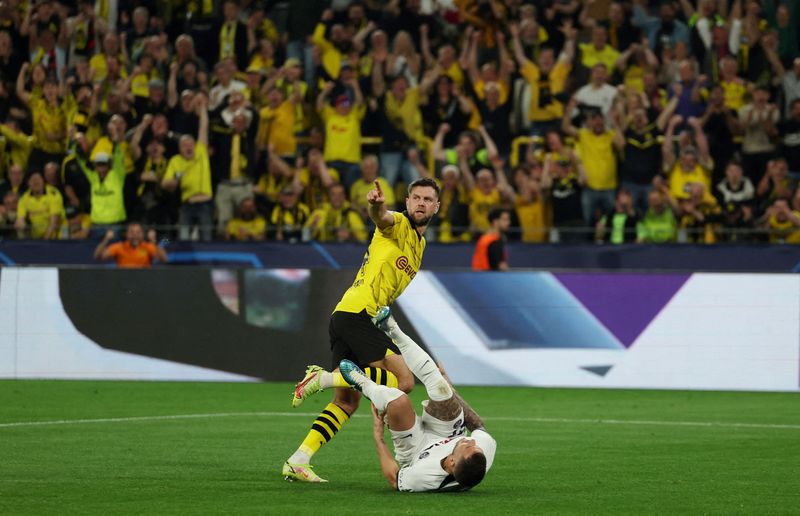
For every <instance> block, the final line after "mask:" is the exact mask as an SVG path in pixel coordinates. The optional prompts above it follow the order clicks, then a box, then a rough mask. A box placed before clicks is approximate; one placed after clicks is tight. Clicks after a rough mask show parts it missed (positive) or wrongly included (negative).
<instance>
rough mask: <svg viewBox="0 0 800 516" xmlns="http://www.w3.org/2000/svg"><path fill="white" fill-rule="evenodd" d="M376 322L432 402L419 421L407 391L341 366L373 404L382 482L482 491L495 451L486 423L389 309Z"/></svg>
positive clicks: (426, 403) (414, 488)
mask: <svg viewBox="0 0 800 516" xmlns="http://www.w3.org/2000/svg"><path fill="white" fill-rule="evenodd" d="M373 322H374V323H375V325H376V326H377V327H378V328H380V329H381V330H383V331H384V332H386V334H387V335H388V336H389V337H390V338H391V339H392V341H393V342H394V343H395V344H396V345H397V347H398V348H399V349H400V352H401V353H402V356H403V358H404V359H405V361H406V363H407V364H408V368H409V369H410V370H411V372H412V373H414V375H415V376H416V377H417V378H419V380H420V381H421V382H422V383H423V385H425V389H426V391H427V392H428V397H429V398H430V399H428V400H425V401H423V402H422V405H423V407H424V410H423V413H422V417H418V416H417V414H416V412H414V407H413V406H412V405H411V400H410V399H409V397H408V396H407V395H406V394H405V393H404V392H403V391H401V390H399V389H396V388H391V387H386V386H383V385H378V384H376V383H375V382H373V381H372V380H370V379H369V378H368V377H367V376H365V375H364V373H363V371H361V369H359V368H358V366H356V365H355V364H354V363H352V362H350V361H349V360H343V361H342V362H341V363H340V364H339V369H340V371H341V373H342V376H343V377H344V378H345V380H347V382H348V383H350V384H351V385H353V387H355V388H356V389H358V390H360V391H361V392H362V393H363V394H364V396H366V397H367V398H369V399H370V401H372V403H373V415H374V423H375V425H374V432H373V434H374V437H375V445H376V447H377V450H378V456H379V458H380V462H381V469H382V470H383V475H384V477H386V480H387V481H388V482H389V484H390V485H391V486H392V487H394V488H395V489H397V490H399V491H464V490H467V489H470V488H472V487H474V486H476V485H478V483H480V481H481V480H483V477H484V476H485V474H486V472H487V471H489V468H491V467H492V462H493V461H494V455H495V451H496V450H497V443H496V442H495V440H494V439H493V438H492V436H491V435H489V434H488V432H486V430H485V429H484V425H483V421H482V420H481V418H480V417H479V416H478V414H476V413H475V411H474V410H472V408H471V407H470V406H469V405H468V404H467V403H466V402H465V401H464V400H463V398H461V396H459V395H458V393H456V391H455V390H454V389H453V388H452V385H451V384H450V382H449V381H448V380H447V379H446V378H445V376H444V375H443V374H442V372H441V371H440V370H439V368H438V367H437V366H436V364H435V363H434V361H433V359H432V358H431V356H430V355H428V353H426V352H425V350H423V349H422V348H421V347H420V346H419V345H417V343H416V342H414V341H413V340H412V339H411V338H409V337H408V335H406V334H405V333H403V331H402V330H400V328H399V326H398V325H397V323H396V322H395V320H394V318H393V317H392V315H391V313H390V311H389V308H388V307H383V308H381V309H379V310H378V313H377V314H376V316H375V317H374V318H373ZM384 424H387V425H388V426H389V431H390V432H391V435H392V442H393V443H394V451H395V456H394V458H392V455H391V453H390V452H389V448H388V447H387V446H386V443H385V442H384V440H383V434H384ZM467 430H469V432H470V433H471V435H470V437H467V435H466V431H467Z"/></svg>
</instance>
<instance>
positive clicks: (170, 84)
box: [167, 63, 178, 109]
mask: <svg viewBox="0 0 800 516" xmlns="http://www.w3.org/2000/svg"><path fill="white" fill-rule="evenodd" d="M177 105H178V63H171V64H170V65H169V79H167V106H169V107H170V109H171V108H174V107H175V106H177Z"/></svg>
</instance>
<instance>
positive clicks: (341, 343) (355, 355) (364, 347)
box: [328, 310, 400, 370]
mask: <svg viewBox="0 0 800 516" xmlns="http://www.w3.org/2000/svg"><path fill="white" fill-rule="evenodd" d="M328 333H329V335H330V338H331V354H332V357H331V370H334V369H336V368H337V367H339V362H341V361H342V359H344V358H346V359H348V360H350V361H352V362H355V363H356V364H357V365H358V366H359V367H366V366H368V365H369V364H371V363H372V362H375V361H377V360H382V359H383V357H385V356H386V350H387V349H391V350H392V351H394V352H395V353H397V354H398V355H399V354H400V350H399V349H397V346H395V345H394V342H392V339H390V338H389V337H388V336H387V335H386V334H385V333H383V332H382V331H381V330H379V329H378V328H376V327H375V325H374V324H372V321H371V320H370V316H369V315H368V314H367V311H366V310H362V311H360V312H359V313H357V314H354V313H350V312H333V315H331V323H330V325H329V326H328Z"/></svg>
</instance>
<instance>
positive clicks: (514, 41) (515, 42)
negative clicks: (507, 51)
mask: <svg viewBox="0 0 800 516" xmlns="http://www.w3.org/2000/svg"><path fill="white" fill-rule="evenodd" d="M508 30H509V31H510V32H511V46H512V47H513V49H514V58H515V59H516V60H517V64H518V65H519V67H520V68H522V67H524V66H525V65H527V64H528V63H529V62H530V59H528V58H527V57H526V56H525V50H524V49H523V48H522V42H521V41H520V40H519V25H518V24H517V23H516V22H515V23H511V24H509V26H508Z"/></svg>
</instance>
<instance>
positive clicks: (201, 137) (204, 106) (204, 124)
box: [196, 95, 208, 147]
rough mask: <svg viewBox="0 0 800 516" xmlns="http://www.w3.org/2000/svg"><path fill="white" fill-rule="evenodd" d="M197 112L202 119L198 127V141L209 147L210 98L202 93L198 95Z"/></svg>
mask: <svg viewBox="0 0 800 516" xmlns="http://www.w3.org/2000/svg"><path fill="white" fill-rule="evenodd" d="M196 113H197V117H198V118H199V119H200V124H199V127H198V129H197V143H202V144H203V145H205V146H206V147H208V99H207V98H206V97H204V96H202V95H201V96H200V97H198V102H197V108H196Z"/></svg>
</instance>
